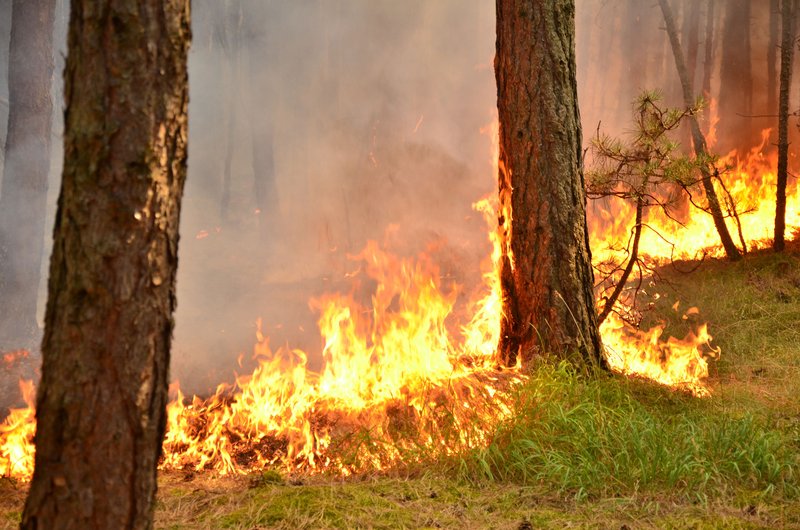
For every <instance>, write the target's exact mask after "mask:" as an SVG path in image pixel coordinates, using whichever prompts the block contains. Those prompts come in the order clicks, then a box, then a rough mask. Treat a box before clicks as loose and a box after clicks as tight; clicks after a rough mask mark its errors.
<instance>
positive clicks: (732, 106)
mask: <svg viewBox="0 0 800 530" xmlns="http://www.w3.org/2000/svg"><path fill="white" fill-rule="evenodd" d="M750 1H751V0H727V1H726V2H725V25H724V27H723V29H722V64H721V66H720V89H719V130H720V131H721V134H720V135H719V140H718V141H717V146H718V149H719V150H720V152H721V153H723V154H724V153H727V152H728V151H730V150H732V149H736V150H737V151H738V153H739V155H740V156H742V155H746V154H747V152H748V150H749V149H750V148H751V147H753V144H754V143H755V141H756V138H757V134H754V133H755V132H756V131H754V130H753V129H754V127H753V121H752V118H750V117H749V116H750V115H751V114H752V111H753V69H752V64H751V60H750Z"/></svg>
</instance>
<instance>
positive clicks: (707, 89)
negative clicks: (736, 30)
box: [703, 0, 714, 103]
mask: <svg viewBox="0 0 800 530" xmlns="http://www.w3.org/2000/svg"><path fill="white" fill-rule="evenodd" d="M713 71H714V0H708V7H707V8H706V41H705V46H704V53H703V97H704V98H705V99H706V103H708V102H710V101H711V73H712V72H713Z"/></svg>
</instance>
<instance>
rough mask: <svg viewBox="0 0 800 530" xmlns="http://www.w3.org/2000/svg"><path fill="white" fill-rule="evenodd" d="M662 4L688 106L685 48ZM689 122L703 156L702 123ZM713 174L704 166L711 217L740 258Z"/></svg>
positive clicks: (664, 0) (727, 247) (663, 0)
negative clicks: (726, 221)
mask: <svg viewBox="0 0 800 530" xmlns="http://www.w3.org/2000/svg"><path fill="white" fill-rule="evenodd" d="M658 3H659V5H660V6H661V12H662V13H663V14H664V22H665V23H666V26H667V35H668V36H669V41H670V44H671V45H672V55H674V56H675V66H676V67H677V69H678V77H680V80H681V86H682V88H683V102H684V105H686V107H687V108H689V107H692V106H693V105H694V101H693V97H692V86H691V85H690V84H689V75H688V73H687V71H686V64H685V63H684V61H683V50H682V49H681V43H680V41H679V40H678V31H677V29H676V27H675V19H674V18H673V17H672V10H671V9H670V7H669V4H668V3H667V0H658ZM689 123H690V124H691V127H692V142H693V144H694V152H695V154H696V155H697V156H699V157H703V156H705V155H706V154H707V148H706V139H705V137H704V136H703V133H702V132H700V125H699V124H698V123H697V118H696V117H695V116H694V115H690V116H689ZM711 178H712V175H711V173H710V171H709V170H708V168H703V179H702V181H703V190H704V191H705V193H706V199H707V200H708V210H709V213H710V214H711V217H712V218H713V219H714V227H715V228H716V229H717V233H719V239H720V242H721V243H722V247H723V248H724V249H725V254H726V255H727V256H728V258H729V259H731V260H738V259H740V258H741V257H742V255H741V254H740V253H739V249H737V248H736V245H735V244H734V242H733V239H731V234H730V232H729V231H728V226H727V225H726V224H725V217H724V216H723V215H722V208H721V207H720V203H719V198H718V197H717V192H716V191H715V190H714V183H713V181H712V180H711Z"/></svg>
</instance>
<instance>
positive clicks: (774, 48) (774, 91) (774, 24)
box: [766, 0, 781, 114]
mask: <svg viewBox="0 0 800 530" xmlns="http://www.w3.org/2000/svg"><path fill="white" fill-rule="evenodd" d="M780 11H781V0H770V2H769V45H768V46H767V112H766V114H770V113H773V112H775V111H777V110H778V68H777V64H776V63H777V59H778V39H779V38H780V33H779V26H778V23H779V21H780Z"/></svg>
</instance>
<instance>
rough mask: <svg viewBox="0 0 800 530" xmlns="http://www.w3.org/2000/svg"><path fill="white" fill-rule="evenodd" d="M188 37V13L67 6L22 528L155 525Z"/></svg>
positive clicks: (161, 7)
mask: <svg viewBox="0 0 800 530" xmlns="http://www.w3.org/2000/svg"><path fill="white" fill-rule="evenodd" d="M24 1H25V2H28V0H24ZM189 33H190V32H189V2H188V0H165V1H162V0H105V1H97V0H94V1H89V0H73V2H72V8H71V18H70V28H69V55H68V59H67V66H66V71H65V78H66V79H65V86H66V92H65V93H66V102H67V110H66V118H65V138H64V146H65V164H64V174H63V182H62V187H61V194H60V197H59V204H58V213H57V216H56V227H55V242H54V248H53V256H52V259H51V263H50V281H49V292H48V303H47V311H46V317H45V335H44V341H43V346H42V350H43V367H42V380H41V383H40V387H39V393H38V396H37V407H36V409H37V410H36V416H37V422H38V429H37V433H36V439H35V441H36V467H35V471H34V476H33V481H32V483H31V488H30V493H29V495H28V499H27V502H26V505H25V510H24V512H23V516H22V528H30V529H33V528H39V529H41V528H97V529H101V528H102V529H107V528H129V529H138V528H150V527H151V526H152V513H153V500H154V495H155V491H156V464H157V461H158V458H159V455H160V451H161V440H162V437H163V434H164V428H165V424H166V410H165V406H166V401H167V372H168V367H169V349H170V340H171V333H172V325H173V324H172V312H173V310H174V308H175V272H176V267H177V244H178V218H179V210H180V201H181V194H182V191H183V184H184V180H185V175H186V135H187V118H186V111H187V99H188V91H187V50H188V42H189Z"/></svg>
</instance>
